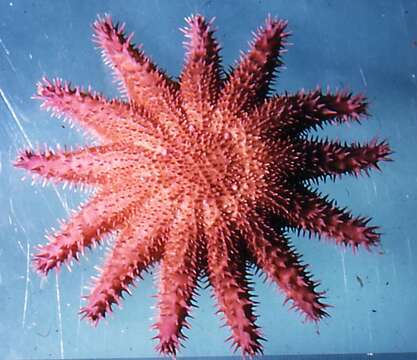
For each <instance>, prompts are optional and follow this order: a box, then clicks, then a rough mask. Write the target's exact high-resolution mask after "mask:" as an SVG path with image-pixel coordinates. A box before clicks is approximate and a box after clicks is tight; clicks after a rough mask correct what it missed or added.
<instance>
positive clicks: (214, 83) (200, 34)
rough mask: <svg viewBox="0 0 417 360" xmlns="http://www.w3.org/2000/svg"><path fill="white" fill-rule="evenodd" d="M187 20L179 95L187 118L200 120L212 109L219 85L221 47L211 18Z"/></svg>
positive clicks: (220, 82)
mask: <svg viewBox="0 0 417 360" xmlns="http://www.w3.org/2000/svg"><path fill="white" fill-rule="evenodd" d="M186 20H187V24H188V27H186V28H185V29H183V32H184V34H185V37H186V39H187V40H186V42H185V48H186V50H187V54H186V63H185V66H184V69H183V71H182V74H181V82H180V84H181V85H180V87H181V97H182V100H183V101H184V103H185V106H184V109H185V111H186V112H187V115H188V117H189V119H196V121H199V122H202V121H204V119H205V117H207V116H209V114H210V113H211V112H212V110H213V106H214V105H215V104H216V103H217V97H218V93H219V90H220V88H221V86H222V80H221V74H222V68H221V64H220V61H221V58H220V54H219V52H220V47H219V45H218V43H217V41H216V40H215V39H214V36H213V30H212V29H211V22H207V21H206V20H205V19H204V18H203V17H202V16H199V15H197V16H193V17H191V18H189V19H186ZM197 124H198V123H197Z"/></svg>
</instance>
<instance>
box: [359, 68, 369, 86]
mask: <svg viewBox="0 0 417 360" xmlns="http://www.w3.org/2000/svg"><path fill="white" fill-rule="evenodd" d="M359 72H360V74H361V78H362V82H363V84H364V85H365V86H366V87H367V86H368V83H367V81H366V77H365V74H364V72H363V70H362V68H361V67H360V68H359Z"/></svg>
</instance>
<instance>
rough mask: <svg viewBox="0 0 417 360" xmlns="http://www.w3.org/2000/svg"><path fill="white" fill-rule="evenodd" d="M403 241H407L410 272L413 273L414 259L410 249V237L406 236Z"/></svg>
mask: <svg viewBox="0 0 417 360" xmlns="http://www.w3.org/2000/svg"><path fill="white" fill-rule="evenodd" d="M405 239H406V241H407V250H408V258H409V261H410V265H411V269H412V270H413V271H412V272H413V273H414V257H413V250H412V248H411V241H410V237H409V236H408V235H407V236H406V237H405Z"/></svg>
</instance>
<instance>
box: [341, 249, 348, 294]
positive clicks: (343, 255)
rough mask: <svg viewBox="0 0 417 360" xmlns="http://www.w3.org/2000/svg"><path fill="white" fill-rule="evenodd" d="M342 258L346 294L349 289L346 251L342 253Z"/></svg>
mask: <svg viewBox="0 0 417 360" xmlns="http://www.w3.org/2000/svg"><path fill="white" fill-rule="evenodd" d="M340 256H341V258H342V270H343V284H344V286H345V293H347V292H348V287H347V276H346V264H345V252H344V251H342V252H340Z"/></svg>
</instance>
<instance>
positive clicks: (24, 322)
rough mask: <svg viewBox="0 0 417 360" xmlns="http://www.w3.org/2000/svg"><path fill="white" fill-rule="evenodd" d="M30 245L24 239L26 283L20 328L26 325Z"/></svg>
mask: <svg viewBox="0 0 417 360" xmlns="http://www.w3.org/2000/svg"><path fill="white" fill-rule="evenodd" d="M29 270H30V243H29V240H28V238H26V281H25V300H24V301H23V315H22V328H24V327H25V325H26V314H27V309H28V299H29V283H30V271H29Z"/></svg>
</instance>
